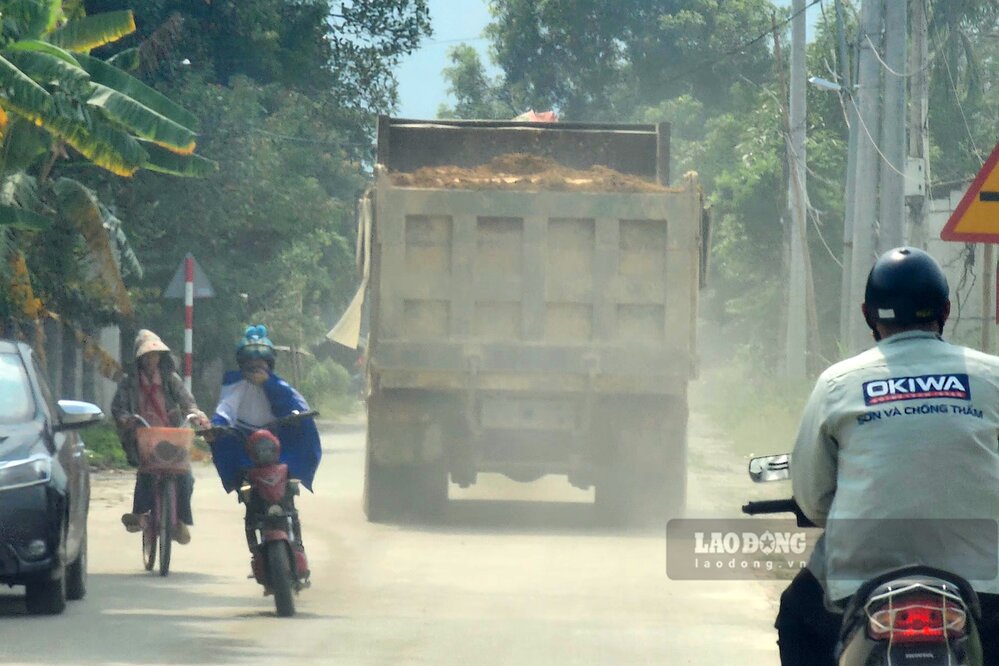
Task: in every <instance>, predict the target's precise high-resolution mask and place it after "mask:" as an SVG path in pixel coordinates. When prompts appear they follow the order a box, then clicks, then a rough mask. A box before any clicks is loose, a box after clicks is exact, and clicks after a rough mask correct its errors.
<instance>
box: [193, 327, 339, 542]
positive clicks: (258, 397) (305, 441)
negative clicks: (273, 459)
mask: <svg viewBox="0 0 999 666" xmlns="http://www.w3.org/2000/svg"><path fill="white" fill-rule="evenodd" d="M275 360H276V359H275V353H274V344H273V343H272V342H271V341H270V339H269V338H268V337H267V329H266V327H264V326H262V325H260V326H250V327H248V328H247V329H246V332H245V333H244V335H243V338H242V339H241V340H240V342H239V344H238V346H237V348H236V363H237V364H238V366H239V369H238V370H235V371H230V372H227V373H226V374H225V376H224V377H223V378H222V390H221V393H220V395H219V404H218V406H217V407H216V408H215V414H214V415H213V416H212V425H214V426H233V427H235V428H238V429H240V430H244V431H245V432H247V433H251V432H253V431H255V430H257V429H259V428H260V427H262V426H264V425H266V424H268V423H271V422H272V421H274V420H275V419H278V418H282V417H285V416H288V415H290V414H291V413H292V412H305V411H308V410H309V405H308V403H307V402H306V401H305V398H303V397H302V395H301V394H300V393H299V392H298V391H297V390H295V389H294V388H293V387H292V386H291V385H290V384H289V383H288V382H286V381H285V380H283V379H281V377H279V376H278V375H276V374H275V373H274V364H275ZM276 435H277V437H278V439H279V440H280V442H281V457H280V461H281V462H282V463H285V464H286V465H288V474H289V476H290V477H291V478H295V479H299V480H300V481H301V482H302V485H303V486H305V487H306V488H308V489H309V490H310V491H311V490H312V480H313V478H314V477H315V475H316V468H317V467H318V466H319V460H320V458H321V457H322V447H321V446H320V443H319V431H318V430H317V429H316V423H315V420H314V419H312V418H306V419H304V420H302V421H299V422H298V423H295V424H287V425H282V426H280V427H278V428H277V432H276ZM212 459H213V461H214V463H215V468H216V470H217V471H218V473H219V478H220V479H221V481H222V487H223V488H225V491H226V492H227V493H230V492H232V491H233V490H238V489H239V485H240V482H241V481H242V479H243V475H244V472H245V471H246V470H248V469H250V468H251V467H252V463H251V461H250V459H249V457H248V456H247V454H246V451H245V450H244V448H243V445H242V442H241V441H240V440H239V438H238V437H236V436H235V435H228V436H226V435H223V436H220V437H219V438H218V439H216V440H215V441H214V442H213V445H212ZM296 527H297V526H296ZM299 542H300V543H299V545H301V532H299Z"/></svg>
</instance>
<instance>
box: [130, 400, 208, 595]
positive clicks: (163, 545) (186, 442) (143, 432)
mask: <svg viewBox="0 0 999 666" xmlns="http://www.w3.org/2000/svg"><path fill="white" fill-rule="evenodd" d="M196 416H197V415H196V414H188V415H187V417H186V418H185V419H184V424H185V426H186V425H187V424H188V423H190V421H191V419H192V418H195V417H196ZM136 418H137V419H139V420H140V421H141V422H142V423H145V427H144V428H136V430H135V437H136V441H137V443H138V452H139V472H141V473H145V474H151V475H152V476H153V507H152V509H151V510H150V512H149V515H148V516H147V518H146V521H145V524H144V525H143V527H142V562H143V565H144V566H145V568H146V571H152V570H153V567H154V566H155V565H156V558H157V555H159V563H160V565H159V573H160V575H161V576H166V575H167V574H168V573H170V549H171V546H172V544H173V535H174V530H175V529H176V525H177V477H178V476H181V475H186V474H188V473H189V472H190V471H191V447H192V446H193V444H194V431H193V430H192V429H190V428H187V427H180V428H165V427H153V426H150V425H149V422H148V421H146V420H145V419H143V418H142V417H141V416H138V415H136Z"/></svg>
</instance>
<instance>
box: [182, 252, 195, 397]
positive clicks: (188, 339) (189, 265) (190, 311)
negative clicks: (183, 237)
mask: <svg viewBox="0 0 999 666" xmlns="http://www.w3.org/2000/svg"><path fill="white" fill-rule="evenodd" d="M193 329H194V257H193V256H191V255H187V256H186V257H185V258H184V386H186V387H187V390H188V391H190V390H191V371H192V370H193V368H194V331H193Z"/></svg>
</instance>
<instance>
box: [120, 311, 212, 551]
mask: <svg viewBox="0 0 999 666" xmlns="http://www.w3.org/2000/svg"><path fill="white" fill-rule="evenodd" d="M133 349H134V359H135V371H134V372H132V373H129V374H126V375H125V376H124V377H122V379H121V381H120V382H119V383H118V390H117V391H116V392H115V395H114V399H113V400H112V402H111V415H112V416H113V417H114V420H115V425H116V426H117V430H118V438H119V440H120V441H121V445H122V448H123V449H124V450H125V456H126V458H127V459H128V464H129V465H132V466H133V467H138V466H139V453H138V446H137V442H136V439H135V430H136V428H137V427H138V426H140V425H142V423H141V421H140V420H139V419H137V418H135V416H136V415H138V416H141V417H142V418H143V419H145V421H146V423H147V424H148V425H151V426H166V427H179V426H180V425H181V424H182V423H183V422H184V418H185V416H186V415H187V414H191V413H194V414H196V415H197V419H196V420H195V424H196V425H198V426H201V427H205V426H207V425H208V418H207V417H206V416H205V415H204V413H203V412H202V411H201V410H200V409H198V405H197V403H195V401H194V397H193V396H192V395H191V393H190V391H188V390H187V388H186V387H185V386H184V380H182V379H181V378H180V375H178V374H177V372H176V370H175V369H174V363H173V358H172V357H171V356H170V348H169V347H167V346H166V345H165V344H164V343H163V341H162V340H161V339H160V338H159V336H158V335H156V334H155V333H153V332H152V331H149V330H146V329H142V330H141V331H139V333H138V335H136V337H135V344H134V347H133ZM154 487H155V480H154V477H153V475H152V474H145V473H143V472H138V473H137V474H136V475H135V492H134V493H133V498H132V513H126V514H124V515H123V516H122V517H121V522H122V523H123V524H124V525H125V529H127V530H128V531H129V532H139V531H141V530H142V524H143V521H144V519H145V516H146V514H147V513H149V511H150V510H151V509H152V507H153V502H154V498H153V490H154ZM193 490H194V477H193V476H192V475H191V473H190V472H188V473H187V474H186V475H185V476H180V477H178V493H177V518H178V521H177V530H176V533H175V534H174V539H175V540H176V541H177V543H180V544H182V545H183V544H186V543H188V542H190V540H191V534H190V531H189V530H188V526H189V525H192V524H193V523H194V519H193V517H192V514H191V494H192V492H193Z"/></svg>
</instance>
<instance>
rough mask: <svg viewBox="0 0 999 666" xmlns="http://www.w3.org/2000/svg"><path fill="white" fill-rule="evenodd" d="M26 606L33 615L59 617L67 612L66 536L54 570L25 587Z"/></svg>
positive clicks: (31, 581)
mask: <svg viewBox="0 0 999 666" xmlns="http://www.w3.org/2000/svg"><path fill="white" fill-rule="evenodd" d="M24 603H25V606H27V607H28V612H29V613H31V614H32V615H58V614H59V613H61V612H63V611H64V610H66V535H65V529H64V531H63V538H62V542H61V543H60V544H59V552H58V554H57V556H56V563H55V566H54V568H53V569H52V570H51V571H49V572H48V573H43V574H41V575H40V576H38V577H37V578H34V579H32V580H30V581H28V583H27V585H25V597H24Z"/></svg>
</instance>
